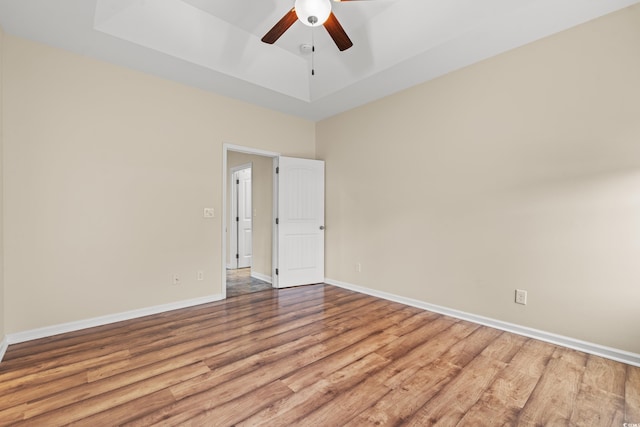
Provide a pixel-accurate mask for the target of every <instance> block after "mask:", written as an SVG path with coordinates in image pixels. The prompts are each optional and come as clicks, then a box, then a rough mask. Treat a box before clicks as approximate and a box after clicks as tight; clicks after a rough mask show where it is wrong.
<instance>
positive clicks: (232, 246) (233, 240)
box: [229, 162, 253, 270]
mask: <svg viewBox="0 0 640 427" xmlns="http://www.w3.org/2000/svg"><path fill="white" fill-rule="evenodd" d="M245 169H251V172H252V173H253V164H252V163H251V162H249V163H245V164H242V165H239V166H234V167H232V168H231V169H229V172H230V175H231V179H233V175H234V174H235V173H236V172H239V171H241V170H245ZM251 197H252V198H253V182H251ZM237 210H238V186H237V185H234V184H233V182H231V218H233V216H234V215H233V212H234V211H235V212H236V216H237V215H238V212H237ZM230 223H231V232H230V234H229V250H230V255H231V256H232V258H231V270H237V269H238V263H239V260H238V259H237V258H233V253H234V251H235V253H236V254H237V253H238V245H239V244H240V242H238V234H239V230H238V223H237V222H236V221H233V219H231V221H230ZM252 246H253V244H252ZM251 251H252V252H253V248H252V249H251ZM234 259H235V260H236V266H235V268H234V267H233V260H234Z"/></svg>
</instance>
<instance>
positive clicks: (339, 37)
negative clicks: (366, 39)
mask: <svg viewBox="0 0 640 427" xmlns="http://www.w3.org/2000/svg"><path fill="white" fill-rule="evenodd" d="M324 27H325V28H326V29H327V31H328V32H329V35H330V36H331V38H332V39H333V41H334V42H335V43H336V46H338V49H340V50H341V51H343V50H347V49H349V48H350V47H351V46H353V42H352V41H351V39H350V38H349V36H348V35H347V33H346V32H345V31H344V28H342V25H340V22H338V18H336V16H335V15H334V14H333V12H331V14H330V15H329V18H328V19H327V21H326V22H325V23H324Z"/></svg>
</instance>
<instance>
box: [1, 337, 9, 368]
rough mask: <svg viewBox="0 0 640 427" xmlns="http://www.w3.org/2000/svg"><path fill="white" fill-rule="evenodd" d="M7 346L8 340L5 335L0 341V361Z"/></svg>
mask: <svg viewBox="0 0 640 427" xmlns="http://www.w3.org/2000/svg"><path fill="white" fill-rule="evenodd" d="M8 347H9V341H7V337H2V341H0V362H2V359H3V358H4V354H5V353H6V352H7V348H8Z"/></svg>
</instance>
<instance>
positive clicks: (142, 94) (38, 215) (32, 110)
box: [4, 35, 315, 333]
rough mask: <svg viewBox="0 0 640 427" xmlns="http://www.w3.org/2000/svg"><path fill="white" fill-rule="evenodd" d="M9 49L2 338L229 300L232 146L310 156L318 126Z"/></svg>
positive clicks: (37, 48)
mask: <svg viewBox="0 0 640 427" xmlns="http://www.w3.org/2000/svg"><path fill="white" fill-rule="evenodd" d="M4 42H5V46H4V54H5V56H4V79H5V82H6V84H5V86H4V148H5V171H4V172H5V224H6V227H5V261H6V263H5V265H6V270H5V285H6V286H5V298H6V301H9V302H10V303H8V304H6V307H5V309H6V313H5V315H6V332H7V333H14V332H20V331H25V330H30V329H33V328H38V327H43V326H49V325H55V324H59V323H63V322H69V321H75V320H81V319H87V318H91V317H95V316H101V315H107V314H112V313H119V312H123V311H128V310H134V309H138V308H143V307H150V306H154V305H159V304H165V303H171V302H175V301H182V300H187V299H191V298H198V297H203V296H208V295H215V294H220V293H221V292H222V284H221V277H222V271H221V270H220V268H221V264H222V254H221V248H222V240H221V239H222V236H221V218H222V215H221V209H222V169H221V168H222V144H223V143H232V144H237V145H243V146H248V147H255V148H258V149H263V150H269V151H276V152H281V153H283V154H286V155H290V156H300V157H313V156H314V155H315V125H314V123H312V122H309V121H306V120H302V119H297V118H293V117H291V116H286V115H283V114H280V113H277V112H274V111H270V110H266V109H262V108H259V107H255V106H252V105H248V104H245V103H242V102H239V101H235V100H231V99H228V98H224V97H221V96H218V95H215V94H212V93H209V92H204V91H201V90H198V89H194V88H189V87H186V86H183V85H180V84H177V83H173V82H169V81H165V80H162V79H159V78H156V77H153V76H149V75H146V74H143V73H139V72H135V71H131V70H128V69H125V68H122V67H118V66H114V65H109V64H106V63H103V62H99V61H96V60H93V59H89V58H86V57H83V56H79V55H76V54H72V53H68V52H65V51H62V50H58V49H54V48H50V47H47V46H45V45H42V44H37V43H32V42H29V41H26V40H24V39H20V38H16V37H12V36H8V35H6V36H5V39H4ZM247 123H250V124H251V126H247ZM204 207H214V208H215V210H216V218H214V219H204V218H203V217H202V209H203V208H204ZM198 270H203V271H204V273H205V280H204V281H197V280H196V277H197V276H196V274H197V271H198ZM174 273H177V274H179V276H180V278H181V281H182V283H181V284H180V285H179V286H173V285H172V284H171V277H172V275H173V274H174Z"/></svg>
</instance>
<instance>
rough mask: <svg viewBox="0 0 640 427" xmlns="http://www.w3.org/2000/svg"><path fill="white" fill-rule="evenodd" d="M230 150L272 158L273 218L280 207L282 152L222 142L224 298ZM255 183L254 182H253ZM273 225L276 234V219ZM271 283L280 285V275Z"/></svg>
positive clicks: (274, 242) (273, 247) (274, 260)
mask: <svg viewBox="0 0 640 427" xmlns="http://www.w3.org/2000/svg"><path fill="white" fill-rule="evenodd" d="M229 151H236V152H239V153H246V154H255V155H257V156H264V157H270V158H271V159H272V163H273V172H274V173H273V174H272V175H273V181H274V188H273V203H272V204H273V212H272V218H276V216H277V209H278V192H277V190H276V187H277V183H276V179H277V178H276V176H275V175H276V174H275V168H276V167H277V166H278V158H279V157H280V153H276V152H273V151H266V150H260V149H258V148H251V147H245V146H242V145H234V144H228V143H223V144H222V228H221V236H222V239H221V240H222V253H221V256H220V264H221V267H222V282H221V283H222V298H223V299H226V298H227V230H228V228H227V227H228V220H229V219H228V218H227V210H228V206H227V175H228V174H227V153H228V152H229ZM252 184H253V183H252ZM271 227H272V234H271V235H272V236H274V233H275V232H276V231H277V230H275V221H272V224H271ZM276 245H277V240H276V238H275V237H272V238H271V256H272V260H271V267H272V270H273V269H274V268H275V266H276V265H278V264H277V261H278V259H277V256H278V248H277V246H276ZM271 283H272V286H273V287H274V288H277V287H278V277H277V275H275V274H274V275H273V276H272V279H271Z"/></svg>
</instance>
